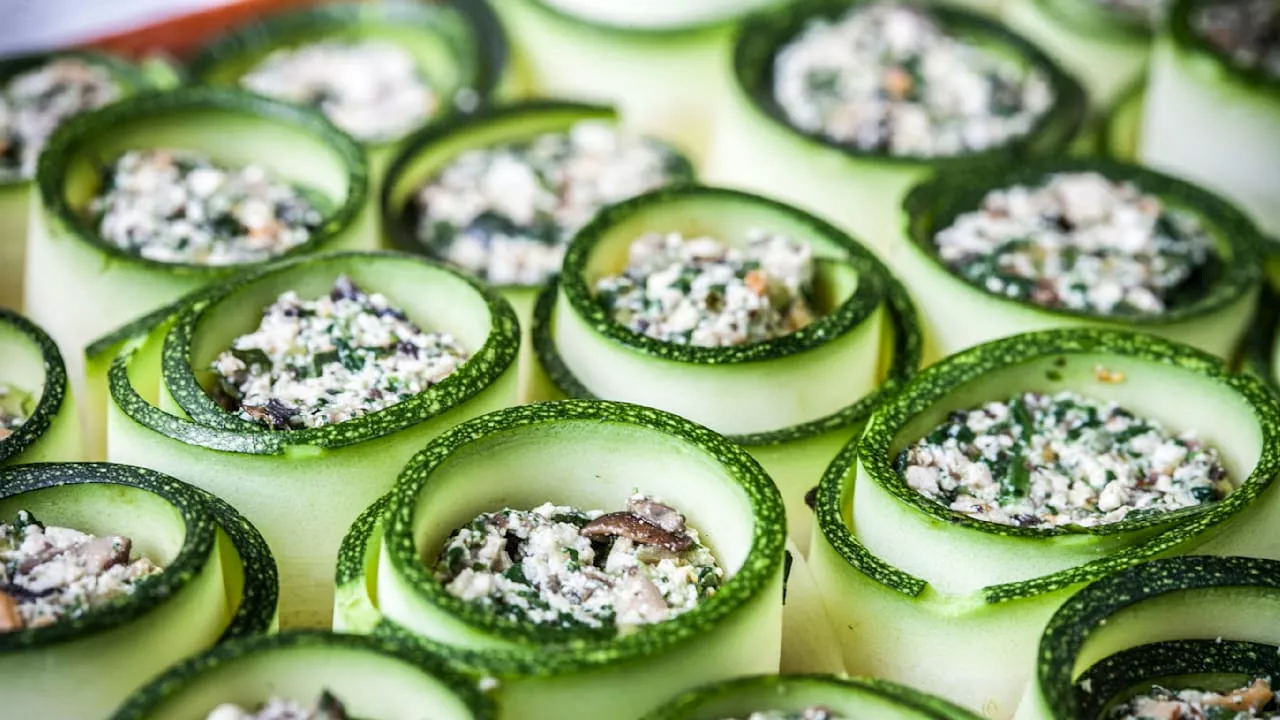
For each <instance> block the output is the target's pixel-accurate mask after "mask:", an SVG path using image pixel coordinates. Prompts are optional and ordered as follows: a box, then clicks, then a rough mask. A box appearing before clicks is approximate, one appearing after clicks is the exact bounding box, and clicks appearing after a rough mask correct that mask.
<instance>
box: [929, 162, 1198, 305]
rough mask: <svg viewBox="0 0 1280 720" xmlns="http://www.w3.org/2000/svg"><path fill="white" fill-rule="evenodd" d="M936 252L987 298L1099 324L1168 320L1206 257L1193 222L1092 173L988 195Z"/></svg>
mask: <svg viewBox="0 0 1280 720" xmlns="http://www.w3.org/2000/svg"><path fill="white" fill-rule="evenodd" d="M934 243H935V244H936V246H937V250H938V256H939V258H940V259H941V260H942V261H943V262H944V263H946V265H947V266H948V267H950V268H951V270H952V271H953V272H955V273H956V274H958V275H959V276H960V277H963V278H964V279H966V280H968V281H969V282H971V283H973V284H975V285H978V286H979V287H982V288H984V289H985V290H987V291H988V292H990V293H993V294H996V295H1001V296H1004V297H1009V298H1015V299H1018V300H1026V301H1030V302H1032V303H1035V304H1036V305H1040V306H1042V307H1047V308H1062V309H1069V310H1076V311H1084V312H1091V313H1097V314H1102V315H1159V314H1161V313H1164V312H1166V311H1168V310H1169V308H1170V307H1171V306H1173V305H1175V304H1177V302H1179V301H1180V300H1186V299H1189V298H1193V297H1194V294H1195V292H1196V291H1197V290H1198V289H1199V287H1200V286H1201V285H1202V284H1203V278H1204V273H1205V271H1206V270H1207V269H1208V267H1209V265H1210V262H1211V260H1213V258H1214V249H1213V239H1212V237H1211V236H1210V235H1209V232H1208V230H1207V229H1206V228H1205V227H1204V225H1203V223H1201V222H1200V221H1199V220H1198V219H1197V218H1196V217H1195V216H1193V215H1191V214H1190V213H1188V212H1184V211H1180V210H1175V209H1172V208H1169V207H1166V206H1165V205H1164V203H1162V202H1161V201H1160V199H1159V198H1158V197H1156V196H1154V195H1150V194H1146V193H1143V192H1142V191H1141V190H1140V189H1139V188H1138V187H1137V186H1135V185H1134V184H1133V183H1130V182H1118V181H1113V180H1109V179H1107V178H1106V177H1104V176H1102V175H1100V174H1098V173H1096V172H1081V173H1061V174H1057V175H1053V176H1052V177H1050V178H1049V179H1048V180H1047V181H1046V182H1045V183H1044V184H1042V185H1039V186H1035V187H1026V186H1015V187H1011V188H1006V189H1002V190H995V191H992V192H990V193H988V194H987V195H986V197H985V198H983V200H982V207H981V208H980V209H978V210H976V211H973V212H968V213H964V214H962V215H960V216H959V217H957V218H956V219H955V221H954V222H953V223H952V224H951V225H950V226H949V227H947V228H946V229H944V230H942V231H940V232H939V233H938V234H937V235H936V236H935V237H934Z"/></svg>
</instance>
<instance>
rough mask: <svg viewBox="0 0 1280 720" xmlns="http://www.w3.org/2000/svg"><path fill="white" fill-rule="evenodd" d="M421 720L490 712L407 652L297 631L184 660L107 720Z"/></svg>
mask: <svg viewBox="0 0 1280 720" xmlns="http://www.w3.org/2000/svg"><path fill="white" fill-rule="evenodd" d="M424 713H428V714H427V715H424ZM424 717H430V718H431V720H491V718H493V717H494V715H493V704H492V702H490V701H489V700H488V698H486V697H485V696H484V694H483V693H482V692H481V690H480V689H479V688H477V686H476V683H475V682H474V680H472V679H471V678H467V677H464V676H462V675H459V674H458V673H456V672H454V671H453V670H451V669H449V668H448V667H446V666H445V664H444V663H443V662H442V661H441V660H439V659H438V658H435V657H433V656H431V655H429V654H427V653H425V652H423V651H422V650H421V649H419V648H416V647H414V646H413V645H412V644H409V643H403V642H396V641H395V640H393V639H389V638H373V637H364V636H360V635H336V634H333V633H329V632H322V631H315V630H294V631H291V632H284V633H280V634H278V635H269V636H263V637H253V638H243V639H240V640H235V641H232V642H227V643H223V644H222V645H219V646H218V647H215V648H213V649H211V650H208V651H206V652H204V653H202V654H200V655H197V656H195V657H192V658H188V659H186V660H183V661H182V662H180V663H178V664H177V665H174V666H173V667H172V668H170V669H169V670H168V671H167V672H165V673H164V674H163V675H161V676H160V677H157V678H156V679H155V680H153V681H152V682H151V683H150V684H148V685H147V686H146V687H144V688H143V689H141V690H139V691H138V692H137V693H135V694H134V695H133V696H132V697H131V698H129V701H128V702H126V703H125V704H124V705H123V706H121V707H120V708H119V709H117V710H116V712H115V714H114V715H112V716H111V720H195V719H197V718H203V719H204V720H246V719H248V720H255V719H257V718H262V719H264V720H266V719H268V718H270V719H281V720H291V719H292V718H307V719H308V720H356V718H376V719H377V720H422V718H424Z"/></svg>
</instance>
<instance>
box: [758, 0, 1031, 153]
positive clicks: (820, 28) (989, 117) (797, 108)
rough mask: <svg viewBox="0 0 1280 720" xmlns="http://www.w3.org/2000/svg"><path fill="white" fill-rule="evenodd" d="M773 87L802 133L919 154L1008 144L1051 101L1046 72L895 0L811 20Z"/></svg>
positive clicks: (785, 54) (784, 54)
mask: <svg viewBox="0 0 1280 720" xmlns="http://www.w3.org/2000/svg"><path fill="white" fill-rule="evenodd" d="M773 93H774V98H775V99H776V100H777V102H778V104H779V105H780V106H781V108H782V110H783V112H784V113H785V114H786V116H787V118H788V120H789V121H790V122H791V123H792V124H793V125H795V126H796V127H797V128H799V129H801V130H804V131H806V132H810V133H815V134H819V135H822V136H825V137H826V138H828V139H830V140H832V141H834V142H838V143H841V144H844V145H848V146H850V147H853V148H856V149H857V150H860V151H864V152H878V153H887V154H889V155H900V156H915V157H934V156H951V155H960V154H964V153H971V152H978V151H981V150H986V149H989V148H993V147H996V146H999V145H1002V144H1005V143H1007V142H1008V141H1010V140H1011V139H1014V138H1017V137H1020V136H1023V135H1026V134H1027V133H1029V132H1030V131H1031V130H1032V128H1033V127H1034V126H1035V124H1036V122H1037V121H1038V120H1039V118H1040V117H1041V116H1042V115H1043V114H1044V113H1045V112H1046V111H1047V110H1048V109H1049V108H1050V106H1051V105H1052V104H1053V89H1052V87H1051V86H1050V84H1049V79H1048V76H1047V75H1046V74H1045V73H1044V71H1042V70H1041V69H1039V68H1027V67H1026V66H1024V65H1023V64H1020V63H1018V62H1015V61H1013V60H1010V59H1006V58H1004V57H1002V56H1000V55H997V54H996V53H994V52H991V51H988V50H985V49H983V48H981V47H979V46H977V45H973V44H970V43H968V42H965V41H963V40H961V39H959V38H956V37H952V36H950V35H948V34H947V33H946V31H945V30H944V29H943V28H942V27H941V26H939V25H938V23H937V22H936V20H935V19H934V18H933V17H931V16H930V15H929V14H928V13H927V12H926V11H925V10H923V9H921V8H918V7H914V6H911V5H905V4H896V3H873V4H868V5H858V6H856V7H854V8H853V9H851V10H849V11H848V12H847V13H846V14H845V15H844V16H843V17H842V18H840V19H839V20H836V21H829V20H825V19H815V20H813V21H811V22H810V24H809V25H808V27H807V28H806V29H805V30H804V31H803V32H802V33H800V35H799V36H798V37H797V38H796V39H794V40H792V41H791V42H790V43H789V44H788V45H786V46H785V47H783V48H782V49H781V50H780V51H779V52H778V55H777V58H776V60H775V66H774V86H773Z"/></svg>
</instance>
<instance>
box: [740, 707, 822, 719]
mask: <svg viewBox="0 0 1280 720" xmlns="http://www.w3.org/2000/svg"><path fill="white" fill-rule="evenodd" d="M724 720H738V718H725V719H724ZM745 720H847V718H845V716H844V715H841V714H839V713H837V712H836V711H834V710H832V709H831V708H829V707H826V706H823V705H813V706H811V707H807V708H805V709H803V710H763V711H761V712H753V713H751V714H750V715H748V716H747V717H746V718H745Z"/></svg>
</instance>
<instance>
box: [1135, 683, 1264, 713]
mask: <svg viewBox="0 0 1280 720" xmlns="http://www.w3.org/2000/svg"><path fill="white" fill-rule="evenodd" d="M1110 717H1111V718H1112V720H1251V719H1253V718H1265V719H1266V720H1275V719H1276V718H1280V704H1277V699H1276V696H1275V694H1274V693H1273V692H1272V690H1271V680H1270V678H1257V679H1256V680H1254V681H1253V683H1252V684H1251V685H1248V686H1246V687H1242V688H1239V689H1237V690H1233V691H1231V692H1227V693H1216V692H1207V691H1203V690H1170V689H1168V688H1163V687H1160V686H1155V687H1153V688H1152V689H1151V692H1150V693H1149V694H1146V695H1140V696H1138V697H1135V698H1132V699H1131V700H1129V701H1128V702H1126V703H1123V704H1121V705H1118V706H1116V707H1115V708H1114V709H1113V710H1112V711H1111V715H1110Z"/></svg>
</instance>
